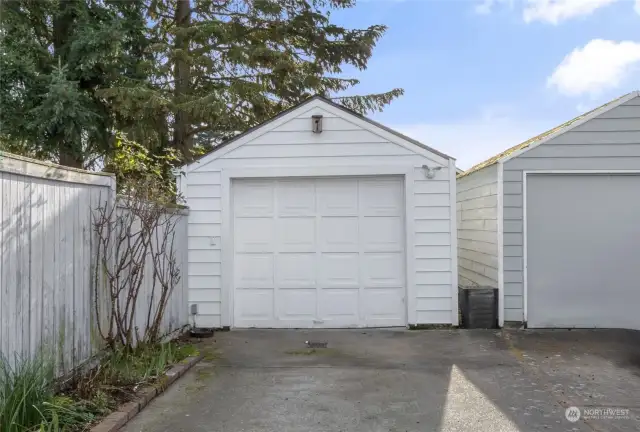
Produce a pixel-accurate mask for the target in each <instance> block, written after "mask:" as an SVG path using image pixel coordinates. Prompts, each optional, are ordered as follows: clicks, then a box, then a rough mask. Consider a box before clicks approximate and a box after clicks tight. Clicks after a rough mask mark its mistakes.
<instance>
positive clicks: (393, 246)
mask: <svg viewBox="0 0 640 432" xmlns="http://www.w3.org/2000/svg"><path fill="white" fill-rule="evenodd" d="M361 227H362V228H361V234H360V241H361V242H362V245H363V250H364V251H365V252H378V251H380V252H384V251H389V252H401V251H402V249H403V243H404V242H403V239H402V238H403V227H402V219H401V218H400V217H365V218H363V219H362V221H361Z"/></svg>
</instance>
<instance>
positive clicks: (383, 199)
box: [359, 180, 404, 216]
mask: <svg viewBox="0 0 640 432" xmlns="http://www.w3.org/2000/svg"><path fill="white" fill-rule="evenodd" d="M359 200H360V202H359V206H360V211H361V214H363V215H364V216H400V215H402V213H403V211H402V208H403V204H404V195H403V192H402V183H401V182H399V181H393V180H361V181H360V194H359Z"/></svg>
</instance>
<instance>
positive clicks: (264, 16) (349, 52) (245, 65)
mask: <svg viewBox="0 0 640 432" xmlns="http://www.w3.org/2000/svg"><path fill="white" fill-rule="evenodd" d="M354 5H355V2H354V1H352V0H253V1H246V0H170V1H160V0H152V1H151V2H150V3H149V5H148V16H149V18H150V24H149V39H150V41H151V48H152V51H153V55H154V59H155V62H156V68H155V72H156V74H155V75H154V77H153V79H152V80H151V81H150V83H149V86H146V87H144V88H140V87H135V86H134V87H129V88H127V87H121V88H112V89H110V90H109V91H108V92H106V95H107V96H108V97H110V98H111V100H113V101H114V103H115V104H116V105H118V106H119V107H120V110H121V111H124V110H126V111H128V112H130V113H131V114H132V115H133V114H134V113H140V112H141V111H142V110H145V109H146V110H148V112H150V113H154V115H155V116H154V117H153V118H151V119H150V120H151V122H150V123H151V124H153V125H154V128H155V129H154V130H158V129H157V126H158V123H159V122H161V121H166V128H164V125H163V130H166V131H167V136H166V139H165V142H167V143H169V145H170V146H172V147H174V148H176V149H178V150H180V151H181V152H182V153H183V155H184V157H186V158H189V157H190V155H191V149H192V147H193V145H194V143H201V144H205V145H215V144H216V143H218V142H220V141H221V140H223V139H226V138H229V137H230V136H233V135H234V134H237V133H238V132H241V131H243V130H245V129H247V128H249V127H251V126H254V125H256V124H259V123H261V122H263V121H265V120H267V119H269V118H270V117H272V116H274V115H276V114H277V113H278V112H280V111H282V110H284V109H286V108H288V107H290V106H292V105H294V104H297V103H299V102H301V101H303V100H304V99H306V98H308V97H310V96H312V95H314V94H322V95H325V96H327V97H334V99H335V100H336V101H337V102H339V103H341V104H343V105H345V106H347V107H349V108H352V109H354V110H356V111H358V112H360V113H365V112H368V111H373V110H382V108H383V107H384V106H385V105H387V104H388V103H389V102H391V101H392V100H393V99H394V98H396V97H397V96H399V95H401V94H402V90H401V89H393V90H391V91H389V92H387V93H383V94H373V95H365V96H351V97H344V96H341V94H342V92H344V91H345V90H348V89H350V88H351V87H353V86H355V85H356V84H358V80H357V79H355V78H345V77H342V68H343V67H344V65H351V66H355V67H357V68H358V69H360V70H363V69H365V68H366V66H367V62H368V60H369V58H370V57H371V54H372V51H373V48H374V47H375V44H376V42H377V41H378V39H379V38H380V37H381V36H382V35H383V33H384V31H385V30H386V28H385V27H384V26H382V25H373V26H370V27H368V28H366V29H347V28H344V27H341V26H338V25H336V24H334V23H332V22H331V20H330V17H331V11H332V10H334V9H339V8H350V7H353V6H354ZM132 95H135V96H133V97H132ZM149 107H153V108H154V109H152V110H150V111H149ZM158 113H166V115H165V116H164V117H163V118H162V119H159V118H158V116H157V114H158Z"/></svg>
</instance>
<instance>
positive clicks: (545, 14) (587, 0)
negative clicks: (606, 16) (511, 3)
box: [523, 0, 640, 24]
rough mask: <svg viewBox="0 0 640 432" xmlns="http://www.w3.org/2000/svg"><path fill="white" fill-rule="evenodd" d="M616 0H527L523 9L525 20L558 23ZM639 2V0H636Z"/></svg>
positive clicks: (590, 12)
mask: <svg viewBox="0 0 640 432" xmlns="http://www.w3.org/2000/svg"><path fill="white" fill-rule="evenodd" d="M617 1H618V0H527V3H526V5H525V8H524V11H523V18H524V20H525V22H532V21H543V22H548V23H551V24H558V23H559V22H561V21H565V20H568V19H571V18H576V17H579V16H586V15H591V14H592V13H593V12H595V11H596V10H597V9H600V8H602V7H605V6H608V5H610V4H612V3H615V2H617ZM636 2H640V0H636Z"/></svg>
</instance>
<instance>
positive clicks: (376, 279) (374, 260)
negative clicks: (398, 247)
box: [362, 253, 404, 288]
mask: <svg viewBox="0 0 640 432" xmlns="http://www.w3.org/2000/svg"><path fill="white" fill-rule="evenodd" d="M402 261H403V260H402V255H400V254H399V253H375V254H364V256H363V263H362V273H363V283H364V286H365V287H367V288H369V287H403V286H404V282H403V279H404V271H403V263H402Z"/></svg>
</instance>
